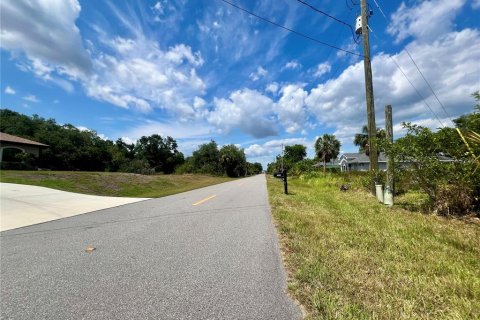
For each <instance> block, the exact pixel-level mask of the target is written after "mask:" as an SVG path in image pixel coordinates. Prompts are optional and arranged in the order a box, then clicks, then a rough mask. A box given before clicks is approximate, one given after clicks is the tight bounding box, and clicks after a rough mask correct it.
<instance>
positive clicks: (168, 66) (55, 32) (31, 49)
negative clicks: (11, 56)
mask: <svg viewBox="0 0 480 320" xmlns="http://www.w3.org/2000/svg"><path fill="white" fill-rule="evenodd" d="M161 4H163V2H162V3H161ZM111 8H112V10H113V13H114V16H116V17H117V18H118V19H119V21H120V22H121V23H123V24H124V25H125V26H126V27H127V29H128V30H130V31H131V33H132V34H133V35H135V37H134V38H120V37H116V38H113V39H112V38H109V37H107V35H106V33H105V32H104V31H103V30H102V29H101V28H99V27H96V26H93V27H92V29H93V30H96V32H97V33H98V36H99V41H100V43H101V45H97V46H95V45H94V44H93V43H92V42H90V41H87V42H86V43H87V44H88V48H89V49H88V52H87V51H86V50H85V49H84V47H83V43H82V38H81V35H80V32H79V30H78V28H77V27H76V25H75V21H76V19H77V18H78V16H79V13H80V9H81V8H80V4H79V3H78V1H77V0H68V1H64V0H50V1H47V0H32V1H30V2H28V4H22V2H18V1H2V2H1V10H2V29H1V36H2V43H1V45H2V48H3V49H6V50H10V51H16V50H20V51H23V52H24V53H25V54H26V56H27V59H26V60H25V59H23V60H22V57H21V56H18V55H16V56H15V58H16V59H19V60H20V61H21V62H20V63H19V64H18V65H19V67H20V68H21V69H22V70H24V71H27V72H32V73H34V74H35V75H36V76H37V77H39V78H41V79H43V80H45V81H50V82H53V83H55V84H56V85H58V86H60V87H62V88H63V89H64V90H66V91H69V92H71V91H73V89H74V87H73V85H72V83H71V82H70V81H78V82H79V83H80V84H81V85H82V87H83V88H84V90H85V92H86V93H87V95H89V96H90V97H93V98H95V99H98V100H101V101H105V102H108V103H111V104H113V105H116V106H119V107H122V108H133V109H136V110H139V111H142V112H148V111H150V110H152V109H153V108H160V109H163V110H166V111H167V112H169V113H170V114H173V115H175V116H178V117H179V118H180V119H182V120H187V119H190V118H193V117H195V116H196V115H195V106H194V104H195V101H197V106H198V101H199V100H198V98H200V97H201V96H202V95H203V94H204V93H205V90H206V85H205V82H204V81H203V80H202V79H201V78H200V77H199V76H198V75H197V71H196V68H198V67H201V66H202V65H203V63H204V61H203V58H202V56H201V55H200V53H199V52H193V51H192V49H191V48H190V47H189V46H187V45H185V44H177V45H175V46H172V47H170V48H167V49H162V48H160V45H159V44H158V43H157V42H156V41H154V40H150V39H147V38H145V36H144V33H143V31H142V30H141V29H139V28H141V27H140V26H139V25H138V23H137V22H138V21H137V19H135V18H132V17H128V16H126V15H125V14H123V13H122V12H120V11H119V10H118V9H117V8H116V7H114V6H113V5H112V6H111ZM152 10H157V11H159V10H160V6H157V5H154V7H153V8H152ZM129 13H131V12H129ZM32 17H35V19H32ZM105 47H107V48H106V49H105V51H99V49H98V48H105ZM87 75H88V76H87ZM196 97H198V98H197V100H195V99H196Z"/></svg>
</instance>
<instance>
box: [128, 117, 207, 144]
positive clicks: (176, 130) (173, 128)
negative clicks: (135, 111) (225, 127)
mask: <svg viewBox="0 0 480 320" xmlns="http://www.w3.org/2000/svg"><path fill="white" fill-rule="evenodd" d="M152 134H159V135H161V136H162V137H166V136H171V137H172V138H174V139H193V138H196V139H198V138H205V137H211V136H213V135H214V128H212V127H211V126H208V125H205V124H203V125H192V123H182V122H173V121H172V122H168V123H167V122H160V121H145V122H143V123H141V124H140V125H138V126H135V127H133V128H130V129H128V130H126V131H124V132H122V133H121V134H119V135H118V136H122V137H129V138H130V139H132V140H137V139H139V138H141V137H142V136H150V135H152Z"/></svg>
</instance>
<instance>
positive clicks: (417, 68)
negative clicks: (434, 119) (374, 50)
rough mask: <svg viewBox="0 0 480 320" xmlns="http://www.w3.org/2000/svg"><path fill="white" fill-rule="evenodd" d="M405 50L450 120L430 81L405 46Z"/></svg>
mask: <svg viewBox="0 0 480 320" xmlns="http://www.w3.org/2000/svg"><path fill="white" fill-rule="evenodd" d="M405 52H406V53H407V54H408V56H409V57H410V60H412V62H413V64H414V65H415V67H416V68H417V70H418V72H419V73H420V75H421V76H422V78H423V80H425V82H426V83H427V85H428V87H429V88H430V91H432V93H433V95H434V96H435V98H436V99H437V101H438V103H439V104H440V106H442V109H443V111H444V112H445V114H446V115H447V116H448V118H450V120H451V116H450V114H449V113H448V112H447V110H446V108H445V106H444V105H443V103H442V102H441V101H440V99H439V98H438V96H437V94H436V93H435V91H434V90H433V88H432V86H431V85H430V83H429V82H428V80H427V79H426V78H425V76H424V75H423V72H422V71H421V70H420V68H419V67H418V65H417V63H416V62H415V60H413V58H412V56H411V55H410V52H409V51H408V50H407V48H405Z"/></svg>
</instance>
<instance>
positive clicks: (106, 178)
mask: <svg viewBox="0 0 480 320" xmlns="http://www.w3.org/2000/svg"><path fill="white" fill-rule="evenodd" d="M230 180H232V179H230V178H226V177H213V176H206V175H192V174H189V175H140V174H133V173H119V172H72V171H10V170H2V171H0V182H9V183H19V184H29V185H35V186H42V187H48V188H53V189H58V190H63V191H70V192H78V193H84V194H93V195H99V196H116V197H139V198H157V197H164V196H168V195H171V194H175V193H180V192H184V191H188V190H193V189H197V188H202V187H206V186H209V185H213V184H217V183H222V182H227V181H230Z"/></svg>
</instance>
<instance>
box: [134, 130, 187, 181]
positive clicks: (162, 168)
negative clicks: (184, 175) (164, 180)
mask: <svg viewBox="0 0 480 320" xmlns="http://www.w3.org/2000/svg"><path fill="white" fill-rule="evenodd" d="M135 155H136V157H137V158H138V159H144V160H147V161H148V163H149V165H150V166H151V167H152V168H154V169H155V171H157V172H164V173H172V172H173V171H174V169H175V166H177V165H179V164H182V163H183V161H184V158H183V154H182V153H181V152H179V151H178V150H177V142H176V141H175V139H173V138H172V137H167V138H162V137H161V136H160V135H158V134H153V135H151V136H149V137H146V136H143V137H141V138H140V139H139V140H138V141H137V143H136V145H135Z"/></svg>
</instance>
